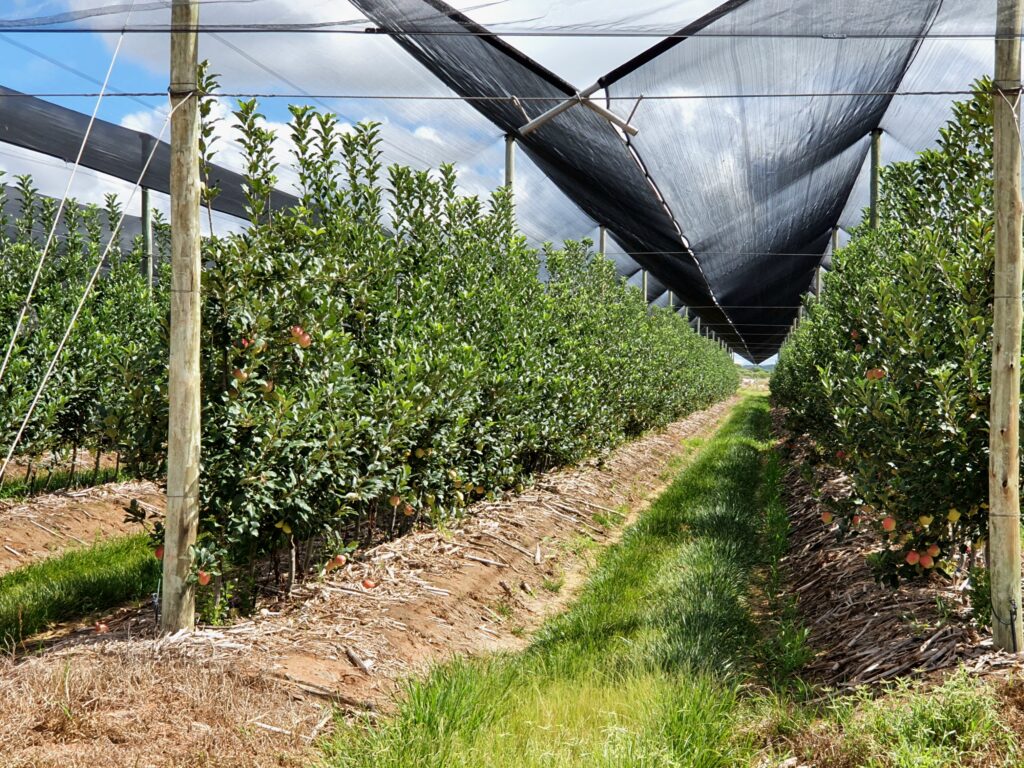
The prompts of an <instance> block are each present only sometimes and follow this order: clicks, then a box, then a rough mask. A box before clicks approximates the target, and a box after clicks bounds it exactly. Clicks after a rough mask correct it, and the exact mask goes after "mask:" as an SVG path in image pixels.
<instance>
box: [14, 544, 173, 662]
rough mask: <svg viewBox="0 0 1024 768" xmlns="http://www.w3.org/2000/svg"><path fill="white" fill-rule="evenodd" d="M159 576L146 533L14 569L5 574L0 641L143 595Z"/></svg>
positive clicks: (19, 639)
mask: <svg viewBox="0 0 1024 768" xmlns="http://www.w3.org/2000/svg"><path fill="white" fill-rule="evenodd" d="M159 575H160V563H159V561H157V559H156V558H155V557H154V556H153V552H152V550H151V549H150V546H149V540H148V537H147V536H145V535H138V536H128V537H123V538H118V539H114V540H111V541H106V542H100V543H96V544H93V545H92V546H89V547H83V548H80V549H72V550H69V551H67V552H64V553H63V554H61V555H58V556H56V557H52V558H48V559H46V560H42V561H40V562H38V563H33V564H31V565H27V566H24V567H23V568H18V569H17V570H14V571H11V572H9V573H7V574H5V575H3V576H0V645H3V646H10V645H12V644H17V643H19V642H21V641H22V640H23V639H25V638H26V637H29V636H30V635H33V634H35V633H37V632H41V631H42V630H44V629H46V628H47V627H48V626H50V625H51V624H53V623H54V622H58V621H63V620H66V619H71V618H75V617H78V616H84V615H88V614H89V613H92V612H94V611H100V610H105V609H107V608H111V607H113V606H116V605H120V604H122V603H125V602H128V601H130V600H137V599H139V598H142V597H144V596H146V595H148V594H150V593H152V592H153V591H154V590H155V589H156V585H157V580H158V579H159Z"/></svg>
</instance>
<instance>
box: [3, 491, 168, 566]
mask: <svg viewBox="0 0 1024 768" xmlns="http://www.w3.org/2000/svg"><path fill="white" fill-rule="evenodd" d="M132 499H137V500H139V501H140V502H142V503H144V504H146V505H147V507H148V508H150V509H152V510H153V511H158V512H161V513H162V512H163V508H164V497H163V494H162V493H161V491H160V489H159V488H157V487H156V486H155V485H153V484H152V483H109V484H107V485H100V486H96V487H95V488H83V489H80V490H72V491H64V492H61V493H51V494H44V495H40V496H33V497H32V498H30V499H26V500H24V501H17V502H15V501H0V574H3V573H6V572H7V571H9V570H12V569H14V568H18V567H19V566H22V565H27V564H28V563H30V562H32V561H34V560H39V559H41V558H44V557H49V556H51V555H55V554H59V553H60V552H62V551H63V550H65V549H68V548H69V547H76V546H84V545H87V544H91V543H93V542H94V541H96V540H98V539H105V538H110V537H112V536H118V535H122V534H126V533H139V532H141V528H140V527H139V526H138V525H133V524H130V523H125V522H124V517H125V507H126V506H127V505H128V504H129V503H130V502H131V500H132Z"/></svg>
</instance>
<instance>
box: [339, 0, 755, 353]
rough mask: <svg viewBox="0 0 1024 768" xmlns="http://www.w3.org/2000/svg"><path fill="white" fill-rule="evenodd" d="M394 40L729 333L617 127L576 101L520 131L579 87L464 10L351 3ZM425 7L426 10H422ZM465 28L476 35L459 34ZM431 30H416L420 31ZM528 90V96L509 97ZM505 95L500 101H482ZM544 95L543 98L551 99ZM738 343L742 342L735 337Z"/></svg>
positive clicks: (403, 1) (400, 0) (412, 0)
mask: <svg viewBox="0 0 1024 768" xmlns="http://www.w3.org/2000/svg"><path fill="white" fill-rule="evenodd" d="M353 4H354V5H355V6H356V7H357V8H359V9H360V10H362V11H363V12H364V13H366V14H367V16H369V17H370V18H371V19H373V20H374V21H376V22H377V23H378V24H380V26H381V28H382V29H383V30H384V31H386V32H388V33H390V34H391V35H392V36H393V37H394V39H395V40H397V41H398V43H399V44H400V45H401V46H402V47H403V48H405V49H406V50H407V51H408V52H409V53H410V54H412V55H413V56H414V57H415V58H416V59H417V60H418V61H420V62H421V63H422V64H423V65H424V66H426V67H427V68H428V69H430V71H431V72H433V73H434V74H435V75H437V76H438V77H439V78H440V79H441V80H442V81H443V82H444V83H445V84H446V85H448V86H449V87H450V88H452V90H454V91H455V92H456V93H458V94H460V95H462V96H464V97H467V98H469V99H472V101H471V103H472V105H473V106H474V107H475V108H476V109H477V110H479V111H480V112H481V113H482V114H483V115H485V116H486V117H487V118H488V119H490V120H491V121H492V122H494V124H495V125H497V126H498V127H499V128H500V129H501V130H502V131H503V132H505V133H507V134H511V135H515V136H517V137H518V140H519V142H518V143H519V146H521V147H522V148H523V149H524V150H525V152H526V154H527V155H528V156H529V157H530V159H531V160H532V161H533V162H534V163H536V164H537V166H538V167H539V168H540V169H541V170H543V171H544V173H546V174H547V175H548V177H549V178H551V180H552V181H553V182H554V183H555V184H556V185H557V186H558V188H559V189H561V190H562V191H563V192H564V193H565V194H566V195H567V196H568V197H569V198H571V199H572V200H573V201H574V202H575V203H576V204H577V205H578V206H579V207H580V208H581V209H582V210H583V211H584V212H585V213H587V215H589V216H590V217H592V218H593V219H594V220H596V221H599V222H601V223H602V224H603V225H604V226H605V227H606V228H607V229H608V230H609V231H610V232H611V233H612V234H613V236H614V238H615V240H616V241H618V243H620V244H621V245H622V247H623V248H624V249H625V250H626V251H627V252H629V253H630V254H632V255H633V258H634V259H635V260H636V262H638V263H639V264H641V265H642V266H643V267H645V268H646V269H649V270H650V271H651V272H653V273H654V274H655V275H657V279H658V280H659V281H660V282H662V283H664V284H665V285H671V286H673V288H674V290H675V291H676V292H677V294H678V295H679V297H680V301H681V302H683V303H685V304H687V305H691V306H700V307H702V308H703V309H702V313H703V316H705V318H706V321H707V322H708V323H709V324H711V325H713V326H714V327H717V328H720V329H722V332H723V334H724V333H726V332H727V331H728V328H729V323H728V319H727V318H726V317H725V316H724V314H722V313H721V312H720V310H718V308H717V307H716V306H715V302H714V298H713V297H712V295H711V293H710V291H709V289H708V286H707V284H706V282H705V281H704V279H703V277H702V275H701V273H700V269H699V267H698V265H697V264H696V262H695V261H694V260H693V259H692V258H691V257H689V256H688V254H687V253H686V244H685V242H684V241H683V240H682V239H681V236H680V233H679V228H678V226H677V225H676V222H675V221H674V220H673V218H672V216H671V214H670V213H669V211H668V210H667V208H666V207H665V206H664V205H663V203H662V202H661V200H660V199H659V197H658V193H657V191H656V189H655V188H654V186H653V185H652V184H651V182H650V180H649V179H648V178H647V176H646V175H645V173H644V172H643V169H642V167H641V166H640V164H638V163H637V162H636V160H635V159H634V158H633V156H632V153H631V151H630V149H629V147H627V146H626V145H625V144H624V143H623V141H622V140H621V138H620V137H619V134H618V133H617V132H616V130H615V129H614V128H613V127H612V126H611V125H610V124H609V123H608V122H607V121H606V120H605V119H604V118H602V117H600V116H598V115H597V114H595V113H594V112H592V111H590V110H588V109H584V108H582V107H576V108H574V109H570V110H568V111H566V112H563V113H562V114H561V115H559V116H558V117H556V118H555V119H554V120H552V121H550V122H549V123H546V124H545V125H543V126H542V127H540V128H539V129H538V130H536V131H534V132H533V133H530V134H529V135H528V136H525V137H524V136H522V135H521V134H520V133H519V129H520V128H522V127H523V126H524V125H525V124H526V123H528V122H529V121H530V120H532V119H533V118H535V117H538V116H539V115H541V114H542V113H544V112H545V111H547V110H548V109H550V108H551V107H554V106H556V105H557V104H559V103H560V102H562V101H565V99H566V98H569V97H570V96H572V95H573V94H575V93H576V89H575V88H573V87H572V86H571V85H569V84H568V83H566V82H564V81H563V80H561V79H560V78H558V77H557V76H555V75H554V74H552V73H551V72H549V71H547V70H546V69H544V68H543V67H541V66H540V65H539V64H537V63H536V62H534V61H532V60H531V59H529V58H527V57H526V56H524V55H523V54H522V53H520V52H519V51H517V50H516V49H515V48H513V47H512V46H510V45H508V44H507V43H505V42H504V41H502V40H501V39H500V38H498V37H496V36H494V35H491V34H489V33H488V32H487V30H485V29H483V28H482V27H480V26H479V25H477V24H475V23H474V22H473V21H471V20H470V19H469V18H467V17H466V16H465V15H463V14H461V13H459V12H458V11H456V10H455V9H453V8H451V7H450V6H447V5H445V4H444V3H441V2H433V1H432V0H427V1H426V2H422V1H421V0H382V1H381V0H354V2H353ZM425 9H432V10H433V12H432V13H431V12H428V11H426V10H425ZM466 31H471V32H474V33H475V34H464V33H465V32H466ZM427 32H429V33H433V34H423V33H427ZM525 94H528V95H529V96H530V97H531V98H530V99H529V100H528V101H522V102H515V101H513V100H511V99H510V98H509V97H513V96H517V95H525ZM488 96H492V97H493V96H504V97H506V98H500V99H495V98H483V97H488ZM548 96H550V100H546V99H542V98H540V97H548ZM736 341H737V342H739V339H738V338H737V339H736Z"/></svg>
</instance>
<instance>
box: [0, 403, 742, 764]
mask: <svg viewBox="0 0 1024 768" xmlns="http://www.w3.org/2000/svg"><path fill="white" fill-rule="evenodd" d="M734 402H735V401H729V402H726V403H721V404H719V405H716V406H714V407H713V408H711V409H709V410H707V411H703V412H701V413H698V414H694V415H693V416H691V417H689V418H688V419H685V420H683V421H680V422H677V423H675V424H673V425H671V426H670V427H669V428H667V429H666V430H664V431H662V432H659V433H656V434H651V435H647V436H645V437H642V438H640V439H638V440H636V441H634V442H632V443H630V444H628V445H625V446H622V447H620V448H619V449H617V450H616V451H614V452H613V453H612V454H611V455H610V456H608V457H606V458H605V460H604V461H602V462H590V463H588V464H586V465H584V466H581V467H578V468H575V469H571V470H563V471H558V472H553V473H550V474H547V475H545V476H543V477H540V478H538V481H537V482H536V484H535V485H534V487H533V488H531V489H528V490H527V491H526V492H525V493H524V494H522V495H520V496H518V497H514V498H508V499H505V500H501V501H496V502H486V503H480V504H477V505H475V506H474V508H473V510H472V514H471V515H469V516H467V517H466V518H465V519H464V520H461V521H459V522H458V523H456V524H453V525H452V526H451V527H449V528H447V529H444V530H420V531H416V532H414V533H412V534H410V535H408V536H405V537H403V538H401V539H398V540H396V541H392V542H389V543H386V544H383V545H381V546H378V547H375V548H373V549H371V550H369V551H367V552H364V553H360V554H359V555H357V557H356V558H354V562H352V563H350V564H348V565H347V566H346V567H345V568H344V569H340V570H336V571H334V572H333V573H331V574H329V575H325V576H324V577H323V578H321V579H319V580H315V581H311V582H309V583H307V584H305V585H303V586H302V587H300V588H299V589H298V590H297V591H296V594H295V595H293V597H292V599H290V600H281V601H279V602H267V603H265V604H263V605H262V606H261V607H260V610H259V611H258V613H257V615H256V616H255V617H253V618H252V619H250V620H247V621H242V622H238V623H236V624H233V625H230V626H227V627H219V628H204V629H201V630H200V631H198V632H196V633H192V634H182V635H176V636H170V637H162V638H159V637H156V635H155V633H154V631H153V626H152V618H151V617H150V616H149V614H148V612H146V611H141V610H131V609H123V610H121V611H119V612H116V613H115V614H114V615H112V616H111V617H109V619H107V622H106V623H107V624H108V625H109V626H110V629H111V632H110V633H109V634H104V635H96V634H95V633H93V632H91V631H90V630H89V628H88V627H87V626H83V627H78V628H72V629H70V630H67V631H65V632H64V633H63V634H61V635H59V636H57V637H55V638H52V639H51V640H50V641H49V643H48V646H47V648H46V650H44V651H39V652H36V653H35V654H34V655H32V656H31V657H29V658H11V659H8V660H6V661H0V741H2V743H4V744H6V745H8V748H7V749H6V750H5V751H2V753H0V766H4V767H7V768H14V767H17V768H27V767H28V766H33V768H37V767H40V768H41V767H43V766H62V768H73V767H75V766H83V767H84V766H95V765H105V766H193V765H202V766H224V767H227V766H232V767H233V766H238V767H239V768H241V767H242V766H246V768H248V767H249V766H278V765H302V764H308V762H309V761H310V760H311V759H312V758H313V757H314V755H315V752H314V751H313V748H312V745H313V744H314V743H315V740H316V739H317V738H319V737H320V736H322V735H323V734H324V733H326V732H327V731H328V730H329V728H330V727H331V723H332V713H333V712H334V711H335V707H341V708H342V709H343V710H347V711H363V712H374V711H381V710H386V709H387V708H388V706H389V705H390V703H391V702H393V701H394V696H395V693H396V690H397V689H398V687H399V686H400V682H401V680H402V679H403V678H405V677H407V676H409V675H410V674H415V673H418V672H421V671H423V670H424V669H426V668H427V667H428V666H429V665H430V664H432V663H436V662H438V661H443V660H445V659H447V658H450V657H451V656H453V655H457V654H478V653H482V652H488V651H497V650H514V649H518V648H521V647H523V646H524V645H525V644H526V643H527V642H528V640H529V635H530V632H531V631H532V630H534V629H536V628H537V627H538V626H539V625H540V624H541V623H542V622H543V620H544V619H545V618H546V617H548V616H550V615H551V614H552V613H554V612H556V611H558V610H560V609H561V608H563V607H564V606H565V604H566V603H567V602H568V601H569V600H571V599H572V597H573V596H574V595H575V594H576V592H577V588H578V586H579V585H580V584H582V583H583V580H584V578H585V575H586V573H587V572H588V570H589V568H590V566H591V565H592V563H593V561H594V557H595V556H596V555H597V553H598V552H599V551H600V550H601V549H603V548H604V547H606V546H608V545H609V544H611V543H612V542H614V541H616V540H617V539H618V538H619V536H620V535H621V533H622V531H623V528H624V527H625V525H626V524H628V522H629V521H630V520H632V519H634V518H635V516H636V515H637V514H638V513H639V512H640V511H641V510H642V509H643V508H644V507H645V506H646V504H647V502H648V501H649V500H650V499H651V498H652V497H654V496H655V495H656V494H657V493H658V492H659V491H660V490H661V489H663V488H664V486H665V485H666V483H667V482H668V481H669V480H670V479H671V478H672V477H673V476H674V475H675V474H676V473H677V472H678V471H679V469H680V468H681V467H682V466H683V465H684V464H685V462H686V460H687V458H688V456H690V455H691V454H692V453H693V451H694V445H695V440H696V439H699V438H702V437H705V436H707V435H710V434H711V433H712V432H713V431H714V430H715V429H716V428H717V426H718V425H719V424H720V423H721V421H722V420H723V419H724V418H725V416H726V415H727V413H728V412H729V410H730V408H731V407H732V405H733V404H734ZM612 521H615V522H614V523H613V522H612ZM364 579H370V580H372V581H373V582H374V586H372V587H371V588H369V589H368V588H365V587H364V586H363V582H364Z"/></svg>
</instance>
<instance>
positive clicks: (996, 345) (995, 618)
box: [987, 0, 1024, 653]
mask: <svg viewBox="0 0 1024 768" xmlns="http://www.w3.org/2000/svg"><path fill="white" fill-rule="evenodd" d="M1022 20H1024V0H999V4H998V17H997V22H996V62H995V89H996V93H995V100H994V101H995V107H994V110H993V112H994V128H995V144H994V147H993V168H994V176H995V178H994V181H995V218H996V225H995V248H996V259H995V302H994V317H993V330H992V400H991V413H990V418H989V425H990V426H989V475H988V493H989V502H988V503H989V513H988V514H989V540H988V550H987V553H988V567H989V576H990V580H991V585H992V639H993V641H994V643H995V645H996V647H997V648H1001V649H1003V650H1004V651H1011V652H1013V653H1017V652H1019V651H1020V650H1021V645H1022V636H1021V616H1020V608H1021V605H1020V601H1021V584H1020V579H1021V568H1020V498H1019V483H1020V479H1019V474H1020V458H1019V452H1020V440H1019V438H1020V436H1019V434H1018V433H1019V428H1018V427H1019V423H1020V353H1021V339H1020V335H1021V238H1022V204H1021V191H1020V184H1021V159H1020V152H1021V143H1020V118H1019V117H1018V113H1017V110H1018V109H1019V107H1020V93H1021V83H1020V77H1021V44H1020V29H1021V21H1022Z"/></svg>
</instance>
